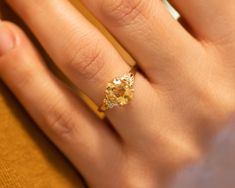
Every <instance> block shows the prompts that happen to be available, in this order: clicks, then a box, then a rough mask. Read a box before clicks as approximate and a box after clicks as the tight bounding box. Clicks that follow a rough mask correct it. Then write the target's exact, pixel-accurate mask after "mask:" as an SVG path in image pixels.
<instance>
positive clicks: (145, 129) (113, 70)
mask: <svg viewBox="0 0 235 188" xmlns="http://www.w3.org/2000/svg"><path fill="white" fill-rule="evenodd" d="M6 2H8V3H9V5H10V6H11V7H12V8H13V9H14V10H15V11H16V12H17V13H18V14H19V15H20V16H21V17H22V19H23V20H24V21H25V22H26V23H27V24H28V26H29V27H30V28H31V30H32V31H33V33H34V34H35V36H36V37H37V39H38V40H39V41H40V42H41V44H42V46H43V47H44V49H45V50H46V51H47V53H48V54H49V55H50V57H51V58H52V59H53V61H54V62H55V64H56V65H57V66H58V67H59V68H60V69H61V70H62V71H63V72H64V73H65V75H66V76H67V77H68V78H69V79H70V80H71V81H72V82H73V83H74V85H75V86H76V87H77V88H78V89H79V90H81V91H83V92H84V93H86V94H87V95H88V96H89V97H90V98H91V99H92V100H93V101H94V102H95V103H96V104H98V105H99V104H101V103H102V100H103V98H104V90H105V87H106V84H107V82H109V81H110V80H111V79H113V78H114V77H116V76H118V75H122V74H123V73H125V72H128V71H129V69H130V67H129V66H128V65H127V63H126V62H124V60H123V59H122V58H121V56H120V55H119V54H118V53H117V51H116V50H115V49H114V48H113V47H112V45H111V44H110V42H109V41H107V39H106V38H105V37H104V36H103V35H102V34H101V33H100V32H99V31H98V30H97V29H96V28H95V27H94V26H92V25H91V24H90V23H89V22H88V21H87V20H86V19H85V18H84V17H83V16H82V15H81V14H80V13H79V12H78V11H77V10H76V9H75V8H74V7H73V6H72V5H71V4H70V3H69V2H68V1H66V0H60V1H58V0H40V1H39V0H31V1H28V0H6ZM83 2H84V4H85V5H86V6H87V7H88V8H89V9H90V10H91V11H92V12H93V13H94V15H95V16H97V18H98V19H99V20H101V22H102V23H103V24H104V25H105V26H106V27H107V28H108V29H109V30H110V31H111V33H112V34H113V35H114V36H115V37H116V38H117V39H118V40H119V42H120V43H121V44H122V45H123V46H124V47H125V48H126V49H128V51H129V52H130V53H131V55H132V56H133V57H134V58H135V59H136V60H137V62H138V66H139V67H140V70H141V72H138V73H137V75H136V82H135V86H134V87H135V94H134V99H133V100H132V101H131V103H130V104H128V105H126V106H124V107H118V108H113V109H111V110H109V111H107V113H106V115H107V119H108V120H109V121H103V120H101V119H99V118H98V117H97V116H96V115H95V114H94V113H93V112H92V111H91V110H90V109H88V108H87V106H86V105H85V104H84V103H83V102H82V101H81V99H80V98H79V97H78V96H77V95H76V94H75V93H76V92H75V91H74V90H72V89H70V88H69V87H67V86H66V85H65V84H64V83H63V82H61V81H60V80H59V79H58V78H57V77H56V76H54V75H53V74H52V73H51V72H50V70H49V69H48V68H47V66H46V64H45V62H44V60H43V59H42V57H40V54H39V53H38V52H37V50H36V49H35V47H34V46H33V44H32V43H31V42H30V41H29V39H28V38H27V36H26V35H25V34H24V33H23V31H22V30H21V29H20V28H18V27H17V26H15V25H14V24H12V23H9V22H2V23H1V25H0V55H1V56H0V77H1V79H2V80H3V81H4V82H5V83H6V84H7V85H8V86H9V88H10V89H11V90H12V91H13V92H14V94H15V95H16V96H17V97H18V99H19V100H20V102H21V103H22V104H23V105H24V107H25V108H26V109H27V110H28V112H29V113H30V115H31V116H32V117H33V118H34V120H35V121H36V122H37V123H38V125H39V126H40V128H41V129H42V130H43V131H44V132H45V133H46V134H47V135H48V136H49V137H50V139H51V140H52V141H53V142H54V143H55V144H56V145H57V146H58V147H59V148H60V149H61V151H63V152H64V154H65V155H66V156H67V157H68V158H69V159H70V160H71V162H72V163H73V164H74V166H75V167H76V168H77V169H78V170H79V171H80V172H81V174H82V175H83V176H84V177H85V179H86V181H87V182H88V184H89V185H90V186H91V187H97V188H101V187H102V188H110V187H112V188H116V187H117V188H120V187H124V188H132V187H134V188H156V187H163V186H164V185H166V184H167V183H169V182H170V180H171V177H172V176H173V175H174V174H175V173H176V172H177V171H179V169H181V168H182V167H184V166H185V165H188V164H190V163H191V162H193V161H195V160H197V159H199V158H200V157H201V156H202V155H203V154H204V152H205V150H206V147H207V144H208V143H209V141H210V139H211V138H212V137H213V136H214V135H215V134H216V133H217V132H218V131H219V130H220V129H222V128H223V125H224V123H225V122H226V121H228V120H229V118H230V117H231V116H232V115H233V113H234V110H235V53H234V51H235V34H234V32H235V10H234V9H235V8H234V3H235V2H234V1H233V0H231V1H227V2H226V3H224V2H222V1H219V0H207V1H203V0H191V1H187V0H182V1H176V0H172V3H173V4H174V5H175V7H176V8H177V9H178V10H179V12H180V13H181V14H182V16H183V19H181V20H183V21H181V24H180V23H179V22H177V21H176V20H174V19H173V18H172V17H171V16H170V14H169V13H168V12H167V10H166V9H165V8H164V6H163V4H162V2H161V1H156V0H148V1H147V0H146V1H144V0H142V1H141V0H125V1H124V0H118V1H117V0H95V1H94V0H83Z"/></svg>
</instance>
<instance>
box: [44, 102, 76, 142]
mask: <svg viewBox="0 0 235 188" xmlns="http://www.w3.org/2000/svg"><path fill="white" fill-rule="evenodd" d="M46 116H47V117H46V125H48V128H49V131H50V132H51V133H52V134H53V135H55V136H56V137H59V138H61V139H63V140H68V139H70V138H71V135H73V134H74V132H75V128H76V123H75V121H74V118H73V117H72V115H71V114H69V113H68V112H67V111H66V110H65V109H64V108H62V107H61V108H59V107H58V106H57V105H54V106H53V107H51V108H49V110H48V113H47V114H46Z"/></svg>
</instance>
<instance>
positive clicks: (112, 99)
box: [106, 78, 134, 106]
mask: <svg viewBox="0 0 235 188" xmlns="http://www.w3.org/2000/svg"><path fill="white" fill-rule="evenodd" d="M133 94H134V89H133V85H132V84H130V82H129V81H128V80H126V79H122V78H118V79H114V80H113V81H112V82H110V83H109V84H108V86H107V88H106V98H108V99H109V105H110V106H115V105H122V106H123V105H125V104H128V103H129V102H130V101H131V99H132V98H133Z"/></svg>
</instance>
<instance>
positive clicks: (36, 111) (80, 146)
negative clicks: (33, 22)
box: [0, 21, 121, 185]
mask: <svg viewBox="0 0 235 188" xmlns="http://www.w3.org/2000/svg"><path fill="white" fill-rule="evenodd" d="M0 77H1V79H2V80H3V81H4V82H5V83H6V84H7V85H8V87H9V88H10V89H11V90H12V91H13V93H14V94H15V95H16V96H17V98H18V99H19V100H20V102H21V103H22V104H23V105H24V107H25V108H26V109H27V111H28V112H29V114H30V115H31V116H32V117H33V119H34V120H35V121H36V122H37V123H38V125H39V126H40V128H41V129H42V130H43V131H44V132H45V133H46V134H47V135H48V136H49V137H50V139H51V140H52V141H53V142H54V143H55V144H56V145H57V146H58V147H59V148H60V149H61V150H62V151H63V152H64V153H65V155H66V156H67V157H68V158H69V159H70V160H71V161H72V163H73V164H74V165H75V166H76V167H77V168H78V169H79V170H80V172H81V173H82V175H84V177H85V178H86V179H87V180H88V182H92V183H95V184H99V185H102V184H103V183H102V181H103V182H105V177H106V175H107V174H109V173H111V172H109V170H108V169H106V168H105V166H107V165H108V166H112V165H113V164H112V162H111V161H113V160H119V159H117V157H118V156H120V155H117V154H119V153H120V154H121V150H120V147H119V146H120V145H119V142H118V140H117V137H115V136H114V133H113V132H112V130H111V129H109V127H108V126H107V125H106V124H105V123H104V122H102V121H101V120H99V119H98V118H97V117H96V116H95V115H94V114H93V112H91V111H90V110H89V109H88V108H87V107H86V106H85V105H84V104H83V103H82V102H81V101H80V100H79V99H78V97H77V96H76V95H75V94H74V93H73V92H72V91H71V90H70V89H68V87H66V86H65V85H64V84H63V83H61V82H60V81H59V80H58V79H57V78H56V77H54V76H53V74H52V73H51V72H50V71H49V70H48V69H47V68H46V66H45V64H44V62H43V60H42V58H41V57H40V55H39V54H38V53H37V51H36V50H35V48H34V47H33V45H32V44H31V43H30V41H29V40H28V38H27V37H26V36H25V34H24V33H23V32H22V31H21V30H20V29H19V28H18V27H17V26H15V25H13V24H11V23H7V22H1V21H0ZM100 146H102V147H100ZM104 161H105V162H104ZM109 161H110V164H109ZM91 167H92V168H91ZM104 169H105V171H104ZM109 169H112V168H109ZM97 174H98V175H97ZM99 174H102V176H103V177H101V176H99Z"/></svg>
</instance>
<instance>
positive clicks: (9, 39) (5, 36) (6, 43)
mask: <svg viewBox="0 0 235 188" xmlns="http://www.w3.org/2000/svg"><path fill="white" fill-rule="evenodd" d="M13 47H14V38H13V34H12V32H11V31H10V30H9V29H8V28H7V27H6V26H5V25H4V24H3V23H1V21H0V56H1V55H3V54H5V53H6V52H7V51H8V50H10V49H12V48H13Z"/></svg>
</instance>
